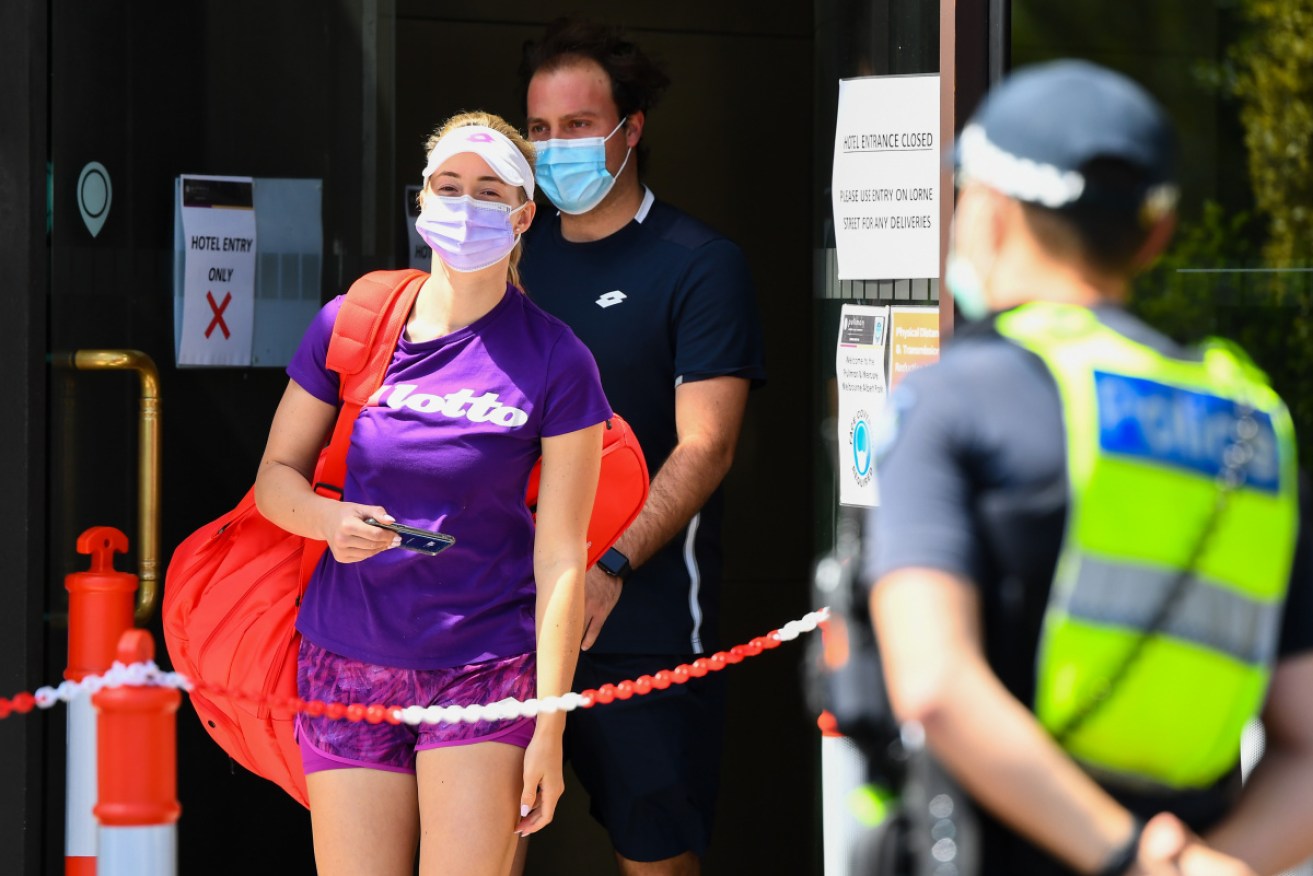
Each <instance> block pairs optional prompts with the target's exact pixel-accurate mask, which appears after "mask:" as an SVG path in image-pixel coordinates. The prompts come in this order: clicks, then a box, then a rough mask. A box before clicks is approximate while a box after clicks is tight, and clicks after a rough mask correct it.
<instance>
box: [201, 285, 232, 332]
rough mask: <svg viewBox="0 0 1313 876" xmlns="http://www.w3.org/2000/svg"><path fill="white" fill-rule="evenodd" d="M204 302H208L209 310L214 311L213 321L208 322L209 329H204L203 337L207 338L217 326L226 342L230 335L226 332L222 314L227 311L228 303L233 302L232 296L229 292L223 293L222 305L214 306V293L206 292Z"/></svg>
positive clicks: (226, 328) (226, 325)
mask: <svg viewBox="0 0 1313 876" xmlns="http://www.w3.org/2000/svg"><path fill="white" fill-rule="evenodd" d="M205 300H206V301H208V302H210V310H213V311H214V319H212V320H210V325H209V327H208V328H206V329H205V337H207V338H208V337H209V336H210V335H211V334H212V333H213V332H214V327H215V326H218V327H219V331H221V332H223V338H224V340H227V339H228V338H230V337H232V335H231V334H229V332H228V324H227V323H226V322H224V321H223V312H224V311H225V310H227V309H228V302H230V301H232V300H233V294H232V293H231V292H225V293H224V296H223V303H222V304H215V303H214V293H213V292H206V293H205Z"/></svg>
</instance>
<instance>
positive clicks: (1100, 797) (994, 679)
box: [864, 61, 1313, 874]
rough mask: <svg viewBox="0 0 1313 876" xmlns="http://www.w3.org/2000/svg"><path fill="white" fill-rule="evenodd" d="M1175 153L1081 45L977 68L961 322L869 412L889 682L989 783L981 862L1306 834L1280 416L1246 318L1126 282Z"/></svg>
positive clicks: (1295, 560) (958, 273) (1294, 580)
mask: <svg viewBox="0 0 1313 876" xmlns="http://www.w3.org/2000/svg"><path fill="white" fill-rule="evenodd" d="M1173 152H1174V136H1173V133H1172V130H1171V126H1170V123H1169V121H1168V120H1167V118H1166V117H1165V115H1164V113H1163V112H1162V110H1161V109H1160V108H1159V107H1158V106H1157V105H1156V104H1155V103H1154V102H1153V101H1152V100H1151V99H1150V98H1149V97H1148V96H1147V95H1146V94H1145V92H1144V91H1143V90H1142V89H1141V88H1140V87H1139V86H1138V85H1136V84H1135V83H1133V82H1131V81H1129V80H1128V79H1126V78H1125V77H1123V76H1121V75H1119V74H1116V73H1113V72H1111V71H1109V70H1106V69H1103V68H1100V67H1097V66H1095V65H1092V64H1088V63H1083V62H1072V61H1059V62H1053V63H1049V64H1045V65H1040V66H1036V67H1031V68H1028V69H1024V70H1022V71H1019V72H1017V73H1016V74H1015V75H1013V76H1012V77H1010V78H1009V79H1008V80H1006V81H1005V82H1004V83H1003V84H1002V85H1001V86H1000V87H998V88H997V89H996V90H995V91H994V92H992V93H991V94H990V95H989V96H987V98H986V100H985V102H984V103H983V105H982V106H981V108H980V110H979V111H978V112H977V113H976V114H975V116H974V117H973V118H972V119H971V121H970V122H969V124H968V125H967V126H966V127H965V129H964V130H963V132H962V134H961V137H960V139H959V141H958V150H957V155H956V162H957V170H958V184H959V191H958V197H957V206H956V212H955V217H954V229H953V231H954V234H953V244H952V251H951V253H950V255H949V259H948V266H947V271H946V274H947V276H946V278H945V279H946V283H947V285H948V286H949V288H950V289H951V291H952V293H953V296H954V298H955V300H956V302H957V305H958V309H959V312H960V313H961V315H962V316H963V317H965V318H966V320H967V322H968V324H967V325H966V326H965V327H964V328H962V329H960V330H959V332H958V333H957V336H956V337H955V338H954V341H953V343H952V345H951V347H950V348H949V349H948V350H947V351H946V352H945V354H944V356H943V359H942V360H941V362H939V363H938V364H936V365H934V366H931V367H929V368H926V369H923V370H921V371H918V372H916V373H914V374H912V375H911V376H909V377H908V378H907V380H906V381H904V382H903V383H902V384H900V386H899V387H898V389H897V391H896V392H895V393H894V394H893V396H892V398H891V401H890V408H889V414H888V416H887V419H886V422H885V423H884V425H883V427H882V433H881V434H880V435H878V440H877V448H876V450H877V454H878V470H879V473H880V478H881V489H880V492H881V496H882V502H883V506H882V507H881V508H879V509H878V510H877V511H873V512H872V515H873V518H872V519H871V520H869V521H868V523H869V526H868V539H867V545H866V556H865V559H864V562H865V566H864V569H865V571H864V576H865V579H866V580H867V581H871V582H874V583H873V586H872V589H871V594H870V609H871V615H872V619H873V622H874V625H875V629H876V635H877V639H878V640H879V643H880V648H881V652H882V656H883V660H884V665H885V670H884V671H885V678H886V681H887V684H888V688H889V697H890V701H891V705H892V707H893V709H894V712H895V715H896V716H897V717H898V719H899V720H900V721H902V722H905V724H904V726H905V727H906V728H910V729H913V730H915V731H917V732H915V733H912V734H911V735H912V737H916V736H917V734H918V733H920V732H921V731H923V733H924V736H923V738H924V739H925V741H926V744H927V745H928V748H929V750H930V751H931V752H932V753H933V754H934V755H935V757H936V758H937V759H938V760H939V762H941V763H942V764H943V765H944V767H945V768H946V769H947V770H948V771H949V772H950V773H951V774H952V775H953V776H954V777H955V778H956V780H957V781H959V782H960V783H961V785H962V786H963V788H964V789H965V791H966V792H967V793H968V794H969V795H970V797H971V799H972V801H973V802H974V803H975V804H976V808H977V809H978V810H979V811H980V815H981V820H982V825H981V849H980V855H981V862H982V869H983V872H984V873H986V874H994V873H1007V874H1051V873H1052V874H1056V873H1071V872H1076V873H1103V874H1120V873H1159V872H1161V873H1177V872H1180V873H1235V874H1241V873H1250V872H1259V873H1275V872H1278V871H1280V870H1281V869H1283V868H1285V867H1289V866H1291V865H1292V864H1294V863H1296V862H1298V861H1300V860H1302V859H1304V858H1305V857H1307V856H1308V855H1309V854H1310V853H1311V852H1313V831H1310V830H1308V826H1309V821H1310V816H1309V813H1310V811H1313V809H1311V808H1310V807H1311V806H1313V697H1310V696H1309V694H1310V692H1313V613H1311V610H1313V596H1311V595H1310V590H1313V587H1311V586H1310V578H1309V571H1308V569H1307V568H1305V562H1306V561H1305V560H1304V554H1305V546H1306V544H1307V542H1308V532H1307V530H1306V529H1305V528H1304V527H1301V525H1300V520H1299V516H1300V515H1299V513H1298V504H1299V503H1298V499H1297V492H1298V490H1297V472H1296V463H1295V450H1294V441H1293V430H1292V427H1291V422H1290V417H1289V414H1288V413H1287V411H1286V408H1285V406H1284V405H1283V404H1282V402H1281V400H1280V399H1279V398H1278V397H1277V396H1276V394H1275V393H1274V392H1273V391H1272V390H1271V389H1270V388H1269V387H1268V385H1267V382H1266V379H1265V377H1264V375H1263V374H1262V373H1261V372H1260V371H1259V369H1258V368H1257V367H1256V366H1255V365H1254V364H1253V363H1252V361H1251V360H1250V359H1249V358H1248V357H1246V355H1245V354H1244V353H1243V352H1241V351H1240V350H1238V349H1237V348H1235V347H1234V346H1232V345H1229V344H1226V343H1224V342H1221V341H1209V342H1206V343H1205V344H1204V345H1202V346H1200V347H1197V348H1185V347H1182V346H1178V345H1177V344H1175V343H1173V342H1172V341H1171V340H1169V339H1167V338H1166V337H1164V336H1162V335H1161V334H1159V333H1157V332H1156V331H1154V330H1153V329H1152V328H1150V327H1149V326H1147V325H1145V324H1143V323H1142V322H1140V321H1138V320H1137V319H1135V318H1134V317H1132V316H1131V315H1129V314H1128V313H1127V312H1126V311H1125V310H1124V309H1123V306H1124V304H1125V302H1126V296H1127V291H1128V286H1129V283H1130V280H1131V278H1132V277H1133V276H1134V275H1135V273H1136V272H1137V271H1138V270H1139V269H1140V268H1142V267H1143V266H1145V265H1146V264H1147V263H1149V262H1150V261H1151V260H1152V259H1153V258H1154V257H1155V256H1156V255H1157V254H1158V253H1159V252H1160V251H1161V250H1162V249H1163V247H1164V246H1165V245H1166V242H1167V240H1168V238H1169V236H1170V233H1171V229H1172V226H1173V221H1174V218H1173V212H1174V204H1175V200H1176V188H1175V181H1174V176H1173ZM1297 544H1298V546H1299V548H1300V549H1299V552H1298V556H1297V555H1296V545H1297ZM1260 710H1261V717H1262V720H1263V723H1264V726H1265V728H1266V732H1267V752H1266V755H1265V757H1264V759H1263V761H1262V762H1261V764H1260V765H1259V766H1258V767H1257V769H1256V770H1255V771H1254V772H1253V773H1252V774H1251V775H1250V776H1249V777H1248V779H1247V781H1246V782H1245V784H1244V786H1243V789H1241V788H1240V782H1239V766H1238V761H1239V752H1240V736H1241V730H1242V728H1244V727H1245V725H1246V723H1247V722H1249V721H1250V720H1251V719H1252V718H1253V717H1254V716H1256V715H1258V714H1259V713H1260Z"/></svg>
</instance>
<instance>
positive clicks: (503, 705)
mask: <svg viewBox="0 0 1313 876" xmlns="http://www.w3.org/2000/svg"><path fill="white" fill-rule="evenodd" d="M829 616H830V610H829V609H828V608H822V609H820V610H819V611H813V612H809V613H807V614H805V615H803V616H802V617H801V618H799V619H798V620H795V621H789V622H788V623H787V624H785V625H784V626H782V627H780V628H779V629H778V630H772V631H771V632H769V633H767V634H766V635H764V636H758V637H756V638H755V639H752V640H751V641H749V642H747V643H745V644H742V645H735V646H734V647H733V648H730V649H729V650H728V651H717V652H716V653H715V654H712V655H710V656H708V657H699V658H698V659H696V660H694V661H693V662H692V663H686V664H680V665H679V666H676V667H674V668H672V669H663V670H661V671H660V672H657V673H654V674H653V675H643V676H640V677H639V678H636V679H629V680H625V681H620V682H617V683H616V684H604V685H602V686H601V687H599V688H597V689H596V690H592V689H590V690H585V691H582V692H579V693H574V692H571V693H567V694H564V695H563V696H551V697H541V698H538V697H535V698H532V699H527V700H515V699H509V698H508V699H504V700H501V701H499V702H495V703H482V704H476V705H469V706H427V707H426V706H418V705H412V706H397V705H386V706H385V705H381V704H374V705H365V704H361V703H350V704H348V703H324V702H320V701H318V700H311V701H305V700H301V699H294V700H290V701H287V702H282V703H275V704H272V705H275V706H282V707H284V708H287V709H290V710H293V711H297V712H304V713H306V714H307V715H310V716H311V717H318V716H320V715H325V716H327V717H329V718H333V719H346V720H348V721H362V720H363V721H367V722H369V723H371V724H377V723H380V722H382V721H387V722H388V723H390V724H400V723H405V724H412V725H413V724H440V723H447V724H454V723H459V722H462V721H463V722H466V723H471V724H473V723H477V722H479V721H503V720H511V719H515V718H532V717H534V716H535V715H539V714H551V713H554V712H573V711H574V710H575V709H588V708H592V707H593V706H595V705H599V704H600V705H606V704H608V703H611V702H614V701H615V700H627V699H629V698H631V697H634V696H642V695H644V694H648V693H651V692H652V691H654V690H665V689H666V688H668V687H670V686H671V685H672V684H684V683H685V682H687V681H688V680H689V679H690V678H701V677H702V676H704V675H706V674H707V673H709V672H719V671H720V670H722V669H724V668H725V667H726V666H732V665H734V664H737V663H742V662H743V661H744V660H745V659H747V658H748V657H755V656H757V655H758V654H760V653H762V652H763V651H769V650H772V649H774V648H778V647H779V646H780V645H782V644H784V643H785V642H791V641H793V640H794V639H796V638H798V637H799V636H800V635H802V634H803V633H808V632H811V631H812V630H814V629H816V627H817V626H819V625H820V624H821V623H822V622H824V621H825V620H827V619H828V618H829ZM124 686H129V687H168V688H175V689H177V690H182V691H192V690H194V689H197V688H201V689H204V690H210V691H214V692H216V693H222V694H225V695H227V696H234V697H240V698H242V699H246V700H249V701H252V702H260V701H262V700H263V698H262V697H258V696H253V695H250V694H237V693H234V692H232V691H226V690H223V689H222V688H218V687H216V686H214V685H210V684H206V683H204V682H199V683H198V682H196V681H193V680H192V679H190V678H187V677H186V676H184V675H182V674H181V673H177V672H164V671H163V670H161V669H160V668H159V667H158V666H156V665H155V662H154V661H153V660H148V661H144V662H140V663H132V664H128V665H125V664H123V663H120V662H115V663H114V665H113V666H112V667H111V668H110V669H109V670H108V671H107V672H104V673H102V674H100V675H88V676H86V677H85V678H83V679H82V680H81V681H65V682H63V683H61V684H60V685H59V686H58V687H48V686H47V687H42V688H38V689H37V690H35V691H33V692H31V693H18V694H15V695H14V696H12V697H8V698H5V697H0V718H8V717H9V716H10V715H14V714H18V715H24V714H27V713H29V712H31V711H32V710H33V709H49V708H51V707H53V706H55V705H56V704H58V703H61V702H62V703H70V702H72V701H73V700H74V699H75V698H77V697H79V696H83V695H90V694H94V693H96V692H97V691H99V690H102V689H104V688H112V687H124Z"/></svg>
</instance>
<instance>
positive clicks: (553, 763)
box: [515, 716, 565, 836]
mask: <svg viewBox="0 0 1313 876" xmlns="http://www.w3.org/2000/svg"><path fill="white" fill-rule="evenodd" d="M538 721H539V725H538V729H537V730H535V731H534V734H533V739H531V740H530V741H529V747H528V748H526V749H525V750H524V790H523V791H522V792H521V793H520V821H519V823H518V824H517V825H515V832H516V833H518V834H519V835H520V836H528V835H529V834H531V833H537V832H538V831H540V830H542V829H543V828H544V827H546V826H547V825H548V824H550V823H551V821H552V817H553V816H554V815H555V814H556V803H557V801H558V800H560V799H561V795H562V794H563V793H565V776H564V766H563V764H564V751H563V748H562V744H561V735H562V734H561V733H560V732H559V731H557V730H553V729H548V730H544V729H543V724H542V721H543V716H539V718H538Z"/></svg>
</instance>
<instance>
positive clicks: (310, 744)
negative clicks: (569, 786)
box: [256, 113, 611, 876]
mask: <svg viewBox="0 0 1313 876" xmlns="http://www.w3.org/2000/svg"><path fill="white" fill-rule="evenodd" d="M428 145H429V154H428V163H427V165H426V167H425V169H424V188H423V191H422V192H421V195H420V207H421V214H420V217H419V219H418V220H417V222H416V226H417V228H418V230H419V232H420V234H421V235H422V236H423V237H424V239H425V240H426V242H428V243H429V245H430V246H431V247H433V251H434V258H433V266H432V273H431V274H430V275H429V277H428V278H427V279H426V280H425V281H424V284H423V286H422V288H421V290H420V292H419V295H418V297H417V298H416V301H415V305H414V309H413V310H412V311H411V314H410V317H409V319H408V321H407V323H406V327H405V330H404V331H403V332H402V336H401V338H400V340H399V341H398V344H397V349H396V352H395V353H394V355H393V357H392V361H391V363H390V365H389V366H388V369H387V372H386V375H385V377H384V381H383V384H384V385H383V387H382V388H381V389H380V390H379V391H378V392H377V393H375V395H374V397H373V398H372V399H371V400H370V402H369V404H368V405H367V406H366V407H365V408H364V409H362V411H361V413H360V416H359V419H358V420H357V421H356V425H355V429H354V431H353V433H352V436H351V447H350V451H349V453H348V455H347V479H346V483H345V485H344V495H343V500H342V501H340V502H337V501H333V500H331V499H326V498H323V497H321V496H317V495H316V494H315V493H314V492H313V491H312V490H311V487H310V483H309V478H310V477H311V476H312V474H313V470H314V464H315V460H316V458H317V456H318V453H319V450H320V448H321V447H322V446H323V445H324V442H325V440H326V438H327V436H328V434H329V431H330V430H331V428H332V426H333V423H334V421H335V419H336V416H337V404H338V381H337V375H336V374H335V373H333V372H331V371H329V370H328V369H327V368H326V367H325V356H326V352H327V348H328V340H329V338H330V336H331V334H332V326H333V320H334V318H335V317H336V315H337V311H338V309H339V308H340V306H341V299H340V298H339V299H335V300H334V301H332V302H330V303H329V304H328V305H326V306H325V307H324V309H323V310H322V311H321V313H320V314H319V316H318V317H317V318H316V320H315V322H314V323H313V324H312V325H311V326H310V328H309V330H308V331H307V332H306V335H305V338H304V339H303V341H302V343H301V347H300V349H299V350H298V351H297V354H296V356H295V357H294V358H293V360H292V363H291V364H290V365H289V366H288V369H287V370H288V375H289V376H290V377H291V380H290V382H289V384H288V387H287V391H286V394H285V395H284V396H283V399H282V401H281V403H280V404H279V407H278V411H277V413H276V414H275V415H274V420H273V425H272V427H271V429H270V433H269V442H268V446H267V448H266V450H265V454H264V458H263V460H262V461H261V466H260V472H259V475H258V477H257V479H256V501H257V504H258V505H259V508H260V511H261V512H262V513H264V514H265V515H266V516H267V517H268V518H269V519H270V520H273V521H274V522H275V523H277V524H278V525H279V526H282V527H283V528H285V529H287V530H288V531H291V532H295V533H297V534H300V535H304V536H307V537H310V538H317V539H323V540H325V541H327V542H328V546H329V551H327V552H326V553H325V554H324V558H323V560H322V561H321V562H320V564H319V567H318V568H317V569H316V570H315V573H314V576H313V577H312V578H311V581H310V583H309V585H308V587H307V589H306V595H305V599H304V601H303V603H302V606H301V610H300V614H299V616H298V619H297V628H298V629H299V630H300V631H301V633H302V637H303V642H302V648H301V653H300V659H299V673H298V686H299V693H300V695H301V696H302V697H303V698H305V699H308V700H309V699H318V700H324V701H327V702H342V703H388V704H398V705H403V706H405V705H420V706H430V705H469V704H473V703H486V702H496V701H498V700H502V699H505V698H507V697H513V698H515V699H520V700H524V699H528V698H530V697H534V696H539V697H545V696H551V695H559V694H563V693H565V692H567V691H568V690H569V685H570V681H571V678H572V676H573V674H574V668H575V660H576V658H577V656H578V647H579V641H580V639H581V635H582V621H583V580H584V557H585V538H586V529H587V524H588V518H589V513H590V510H591V508H592V501H593V493H594V490H595V488H596V484H597V472H598V465H599V460H600V455H601V423H602V422H603V421H604V420H606V419H607V418H608V417H609V416H610V415H611V410H610V408H609V406H608V405H607V401H606V398H605V396H604V395H603V393H602V389H601V383H600V381H599V380H598V376H597V368H596V365H595V364H594V362H593V359H592V356H591V354H590V353H589V352H588V350H587V349H586V348H585V347H584V346H583V345H582V344H581V343H580V342H579V341H578V340H577V339H576V338H575V336H574V335H573V334H572V333H571V331H570V330H569V329H568V328H567V327H566V326H565V325H564V324H563V323H561V322H560V321H558V320H556V319H555V318H553V317H551V316H549V315H547V314H546V313H544V312H543V311H541V310H539V309H538V308H537V307H536V306H535V305H534V304H533V303H531V302H530V301H529V300H528V299H527V298H526V297H525V296H524V294H523V293H522V292H521V290H520V289H519V288H517V286H516V283H517V282H518V275H517V274H516V270H515V264H516V262H517V261H518V259H519V254H520V245H519V236H520V234H522V233H523V232H524V231H525V229H527V228H528V227H529V225H530V223H531V222H532V221H533V216H534V209H535V205H534V203H533V188H534V182H533V170H532V162H533V156H534V152H533V150H532V148H531V147H530V146H529V144H528V143H526V142H525V141H524V140H523V139H522V138H521V137H520V136H519V135H518V133H516V131H515V130H514V128H512V127H511V126H510V125H508V124H507V123H506V122H505V121H503V120H502V119H500V118H498V117H496V116H492V115H489V114H485V113H467V114H464V115H461V116H457V117H456V118H454V119H451V120H450V121H448V122H447V123H446V124H445V125H444V126H443V127H442V128H440V129H439V130H438V132H437V133H436V134H435V135H434V136H433V137H432V138H430V141H429V144H428ZM540 456H541V458H542V461H543V467H542V482H541V488H540V493H539V498H538V505H537V524H536V526H535V524H534V520H533V518H532V516H531V515H530V513H529V510H528V509H527V508H526V507H525V504H524V494H525V486H526V483H527V480H528V476H529V472H530V469H531V468H532V466H533V464H534V463H535V462H536V461H537V459H538V458H539V457H540ZM370 517H373V518H376V519H378V520H381V521H385V522H398V523H403V524H407V525H410V526H415V527H419V528H422V529H428V530H439V531H441V532H445V533H448V534H450V535H452V536H454V537H455V539H456V542H455V544H454V545H453V546H452V547H451V548H449V549H447V550H445V551H443V552H442V553H441V554H439V555H437V556H428V555H426V554H423V553H415V552H411V551H407V550H394V548H396V547H397V546H398V544H399V539H398V537H396V536H395V535H394V534H393V533H392V532H391V531H389V530H386V529H381V528H379V527H376V526H373V525H371V524H368V523H366V522H365V520H366V518H370ZM564 724H565V716H564V715H563V714H560V713H557V714H551V715H543V716H540V717H539V718H538V719H537V721H536V722H535V721H534V720H533V719H521V720H516V721H501V722H483V723H478V724H433V725H429V724H422V725H420V726H418V727H410V726H407V725H405V724H401V725H392V724H388V723H382V724H376V725H375V724H368V723H365V722H359V723H352V722H347V721H332V720H329V719H327V718H309V717H306V716H302V718H301V720H300V722H299V723H298V727H297V738H298V740H299V742H300V745H301V751H302V760H303V763H304V765H305V769H306V778H307V785H308V788H309V792H310V810H311V821H312V825H313V830H314V844H315V859H316V863H317V865H318V869H319V873H320V874H324V876H332V874H350V876H361V874H396V876H402V874H405V876H409V874H411V873H412V872H413V868H414V861H415V854H416V848H418V850H419V862H420V872H421V873H422V874H438V873H461V874H505V873H507V872H509V871H510V868H511V863H512V860H513V858H514V855H515V850H516V838H517V836H527V835H528V834H530V833H533V832H534V831H537V830H539V829H540V828H542V827H543V826H544V825H546V824H547V823H548V822H549V821H550V820H551V818H552V814H553V811H554V809H555V807H556V802H557V799H558V798H559V797H560V795H561V792H562V790H563V781H562V774H561V772H562V767H561V763H562V757H561V755H562V752H561V734H562V731H563V729H564Z"/></svg>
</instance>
